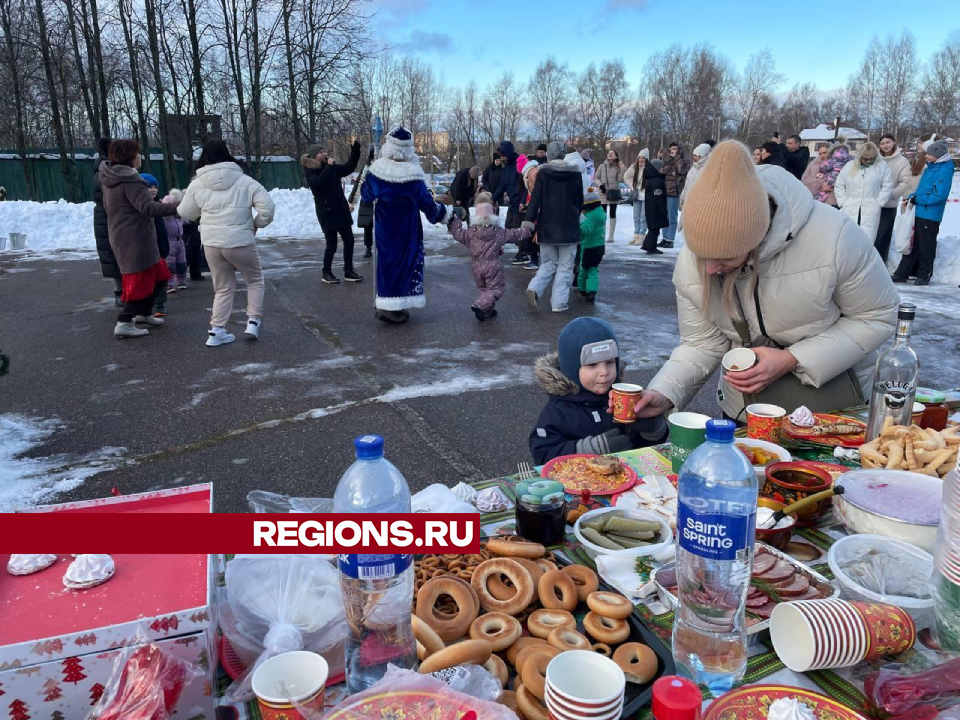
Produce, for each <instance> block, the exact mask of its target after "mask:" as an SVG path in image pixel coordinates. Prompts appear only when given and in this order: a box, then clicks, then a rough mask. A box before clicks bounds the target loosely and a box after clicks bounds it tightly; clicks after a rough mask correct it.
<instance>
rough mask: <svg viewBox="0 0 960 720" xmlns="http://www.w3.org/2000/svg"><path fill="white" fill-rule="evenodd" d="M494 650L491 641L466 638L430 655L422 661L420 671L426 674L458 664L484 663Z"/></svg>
mask: <svg viewBox="0 0 960 720" xmlns="http://www.w3.org/2000/svg"><path fill="white" fill-rule="evenodd" d="M492 652H493V651H492V650H490V643H488V642H486V641H484V640H464V641H463V642H458V643H455V644H453V645H448V646H447V647H445V648H444V649H443V650H440V651H439V652H435V653H434V654H433V655H431V656H430V657H428V658H427V659H426V660H424V661H423V662H422V663H420V672H421V673H423V674H424V675H426V674H428V673H432V672H436V671H437V670H446V669H447V668H450V667H456V666H457V665H483V664H484V663H485V662H486V661H487V660H489V659H490V655H491V653H492Z"/></svg>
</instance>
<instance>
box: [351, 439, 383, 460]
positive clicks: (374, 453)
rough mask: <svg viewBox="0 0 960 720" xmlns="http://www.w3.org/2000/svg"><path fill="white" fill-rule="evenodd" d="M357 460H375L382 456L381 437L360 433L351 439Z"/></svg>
mask: <svg viewBox="0 0 960 720" xmlns="http://www.w3.org/2000/svg"><path fill="white" fill-rule="evenodd" d="M353 447H354V448H355V449H356V451H357V460H376V459H377V458H382V457H383V438H382V437H380V436H379V435H361V436H360V437H358V438H357V439H356V440H354V441H353Z"/></svg>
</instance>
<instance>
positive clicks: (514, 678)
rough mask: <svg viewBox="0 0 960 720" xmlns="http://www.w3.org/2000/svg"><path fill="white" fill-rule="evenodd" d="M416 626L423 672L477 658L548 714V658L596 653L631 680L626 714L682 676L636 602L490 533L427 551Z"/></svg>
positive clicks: (522, 700)
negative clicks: (468, 543)
mask: <svg viewBox="0 0 960 720" xmlns="http://www.w3.org/2000/svg"><path fill="white" fill-rule="evenodd" d="M414 570H415V577H416V581H415V583H416V584H415V593H414V607H413V612H414V615H413V628H414V635H416V638H417V655H418V657H419V659H420V672H422V673H431V672H436V671H438V670H443V669H446V668H449V667H453V666H455V665H462V664H476V665H482V666H483V667H484V668H486V669H487V670H489V671H490V672H491V673H492V674H493V675H494V676H496V677H497V679H498V680H499V681H500V684H501V685H502V686H503V687H504V692H503V694H502V695H501V697H500V702H501V703H503V704H504V705H507V706H508V707H511V708H513V709H514V710H519V711H520V712H522V713H523V716H525V717H527V718H528V719H529V720H534V719H535V718H537V719H539V718H546V717H547V710H546V707H545V706H544V703H543V693H544V676H545V673H546V668H547V664H548V663H549V662H550V660H551V659H553V658H554V657H555V656H557V655H559V654H560V653H562V652H565V651H567V650H592V651H594V652H599V653H602V654H604V655H607V656H608V657H611V658H613V660H614V661H615V662H616V663H617V664H618V665H619V666H620V667H621V668H622V669H623V671H624V674H625V675H626V678H627V686H626V694H625V701H624V708H623V714H622V717H624V718H626V717H632V716H634V715H635V714H636V713H637V711H638V710H640V708H642V707H644V706H646V705H648V704H649V703H650V698H651V696H652V694H653V690H652V688H653V683H654V681H655V680H657V678H659V677H661V676H663V675H672V674H674V673H675V670H676V668H675V665H674V662H673V657H672V655H671V654H670V652H669V651H668V650H667V648H666V647H665V646H664V644H663V643H662V642H661V641H660V639H659V638H658V637H657V636H656V635H655V634H654V633H653V632H652V631H651V630H650V629H649V628H647V627H646V625H644V624H643V622H642V621H641V620H640V618H639V617H637V616H636V615H635V614H634V612H633V610H634V607H633V603H632V602H631V601H630V600H629V599H627V598H626V597H624V596H623V595H620V594H619V593H617V592H616V591H614V590H612V589H611V588H610V587H608V586H607V585H606V584H604V583H602V582H600V580H599V578H598V577H597V574H596V573H595V572H594V571H593V570H591V569H589V568H587V567H584V566H582V565H575V564H572V563H569V562H568V561H567V560H565V559H564V558H561V557H559V556H557V555H555V554H554V553H553V552H551V551H550V550H547V549H546V548H545V547H544V546H543V545H540V544H538V543H532V542H528V541H526V540H524V539H523V538H520V537H516V536H514V537H500V538H491V539H489V540H487V541H486V542H484V543H483V544H482V545H481V551H480V552H479V553H477V554H474V555H418V556H417V557H416V559H415V561H414Z"/></svg>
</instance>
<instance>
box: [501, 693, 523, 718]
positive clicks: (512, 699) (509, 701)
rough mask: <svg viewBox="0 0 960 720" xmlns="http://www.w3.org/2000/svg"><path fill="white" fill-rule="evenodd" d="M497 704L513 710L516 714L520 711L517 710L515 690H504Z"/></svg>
mask: <svg viewBox="0 0 960 720" xmlns="http://www.w3.org/2000/svg"><path fill="white" fill-rule="evenodd" d="M497 702H498V703H500V704H501V705H505V706H506V707H508V708H510V709H511V710H513V712H514V714H516V712H517V710H518V709H519V708H517V694H516V693H515V692H514V691H513V690H504V691H503V692H502V693H500V697H498V698H497Z"/></svg>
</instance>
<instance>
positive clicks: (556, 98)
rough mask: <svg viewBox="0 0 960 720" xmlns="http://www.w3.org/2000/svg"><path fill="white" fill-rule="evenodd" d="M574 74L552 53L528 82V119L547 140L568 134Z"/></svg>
mask: <svg viewBox="0 0 960 720" xmlns="http://www.w3.org/2000/svg"><path fill="white" fill-rule="evenodd" d="M572 80H573V74H572V73H571V72H570V70H569V68H568V67H567V65H566V63H564V64H563V65H561V64H559V63H558V62H557V61H556V60H555V59H554V58H553V56H552V55H551V56H550V57H548V58H547V59H546V60H544V61H543V62H541V63H540V64H539V65H537V68H536V70H534V71H533V77H531V78H530V82H529V83H528V86H527V87H528V92H527V94H528V96H529V98H530V107H529V109H528V118H529V120H530V123H531V124H532V125H533V127H534V129H535V130H536V132H537V137H538V138H539V139H541V140H542V141H543V142H550V141H551V140H556V139H557V138H559V137H562V136H564V135H565V134H566V132H565V131H566V126H567V120H568V115H569V112H570V95H571V91H570V86H571V84H572Z"/></svg>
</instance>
